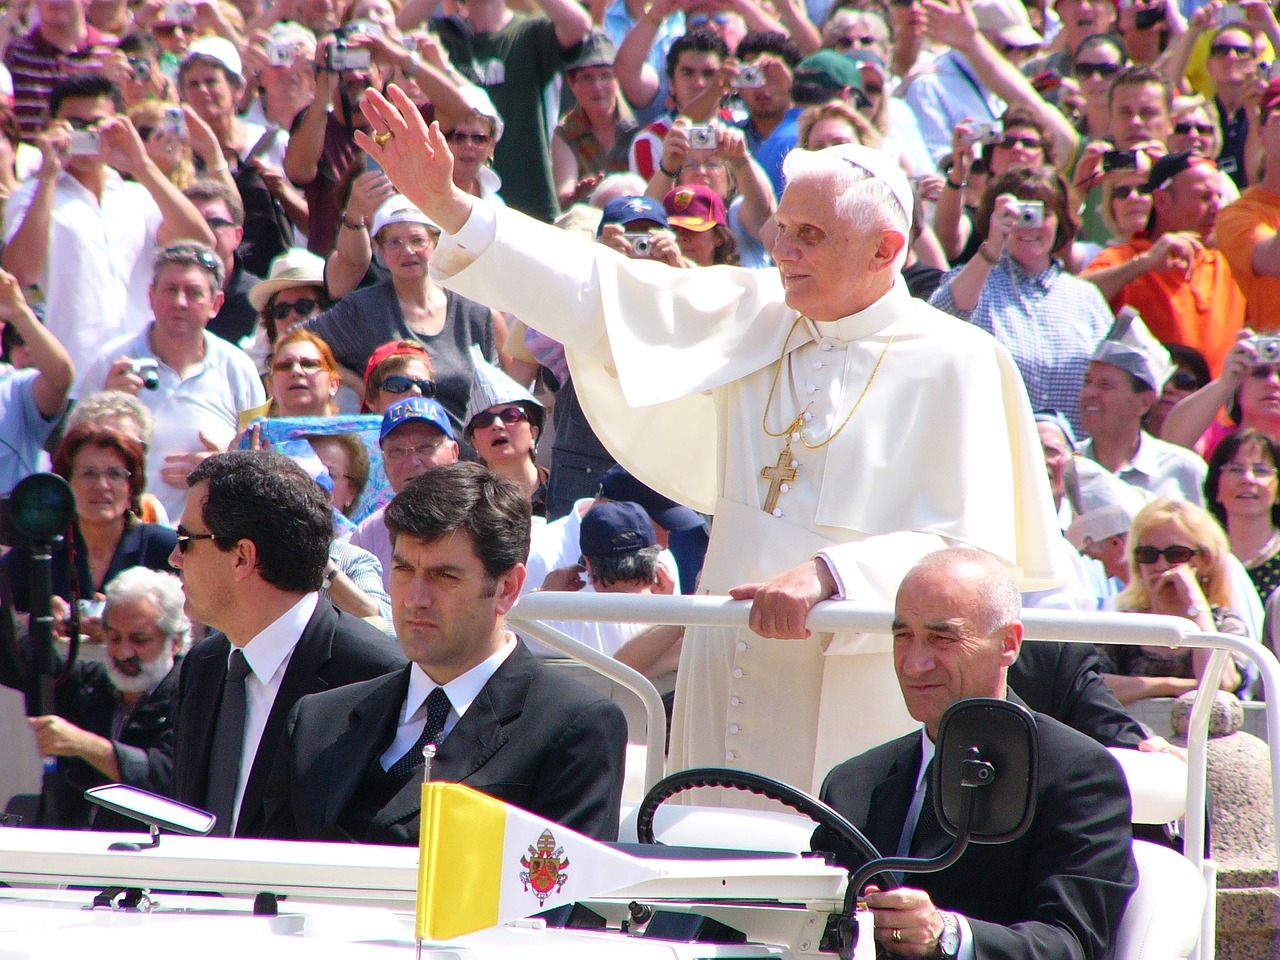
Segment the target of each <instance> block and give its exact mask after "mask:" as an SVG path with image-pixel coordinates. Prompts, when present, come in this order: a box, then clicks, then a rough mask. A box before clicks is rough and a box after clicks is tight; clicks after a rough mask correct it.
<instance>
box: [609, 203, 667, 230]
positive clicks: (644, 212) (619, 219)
mask: <svg viewBox="0 0 1280 960" xmlns="http://www.w3.org/2000/svg"><path fill="white" fill-rule="evenodd" d="M639 220H645V221H651V222H653V223H656V224H657V225H658V226H660V227H665V226H666V225H667V211H665V210H663V209H662V204H661V203H659V202H658V201H657V200H654V199H653V198H652V197H614V198H613V199H612V200H610V201H609V202H608V203H606V204H605V205H604V215H603V216H601V218H600V228H599V229H598V230H596V236H600V231H601V230H603V229H604V225H605V224H606V223H620V224H622V225H623V226H624V227H629V226H631V224H633V223H635V222H637V221H639Z"/></svg>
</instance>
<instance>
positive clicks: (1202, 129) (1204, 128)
mask: <svg viewBox="0 0 1280 960" xmlns="http://www.w3.org/2000/svg"><path fill="white" fill-rule="evenodd" d="M1173 132H1174V133H1180V134H1182V136H1184V137H1185V136H1187V135H1188V134H1201V133H1203V134H1204V135H1205V136H1208V135H1209V134H1211V133H1213V124H1211V123H1192V122H1191V121H1189V120H1188V121H1186V122H1184V123H1175V124H1174V125H1173Z"/></svg>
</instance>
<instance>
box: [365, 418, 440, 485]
mask: <svg viewBox="0 0 1280 960" xmlns="http://www.w3.org/2000/svg"><path fill="white" fill-rule="evenodd" d="M457 459H458V444H457V443H456V442H454V441H453V440H450V439H449V438H448V437H446V436H445V435H444V431H442V430H440V429H439V428H438V427H435V426H432V425H431V424H429V423H424V422H423V421H421V420H411V421H409V422H408V423H406V424H404V425H403V426H399V427H396V429H395V430H394V431H392V432H391V433H389V434H387V439H385V440H383V441H382V465H383V467H384V468H385V470H386V472H387V483H389V484H390V485H391V489H392V490H394V491H395V492H396V493H399V492H400V491H401V490H403V489H404V488H405V486H406V485H407V484H408V483H409V481H410V480H412V479H413V478H414V477H420V476H422V475H423V474H424V473H426V472H427V471H428V470H430V469H431V468H432V467H438V466H441V465H442V464H446V463H453V462H454V461H455V460H457Z"/></svg>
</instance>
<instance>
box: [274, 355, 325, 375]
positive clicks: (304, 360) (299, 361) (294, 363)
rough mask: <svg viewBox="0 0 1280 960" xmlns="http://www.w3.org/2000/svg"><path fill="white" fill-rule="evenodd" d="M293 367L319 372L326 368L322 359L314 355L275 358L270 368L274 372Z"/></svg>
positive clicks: (285, 371)
mask: <svg viewBox="0 0 1280 960" xmlns="http://www.w3.org/2000/svg"><path fill="white" fill-rule="evenodd" d="M294 367H297V368H298V369H299V370H301V371H302V372H303V373H319V372H320V371H321V370H327V369H328V367H326V366H325V363H324V361H323V360H319V359H317V358H315V357H294V358H293V359H292V360H277V361H275V363H273V364H271V369H272V370H274V371H275V372H276V373H288V372H289V371H290V370H292V369H293V368H294Z"/></svg>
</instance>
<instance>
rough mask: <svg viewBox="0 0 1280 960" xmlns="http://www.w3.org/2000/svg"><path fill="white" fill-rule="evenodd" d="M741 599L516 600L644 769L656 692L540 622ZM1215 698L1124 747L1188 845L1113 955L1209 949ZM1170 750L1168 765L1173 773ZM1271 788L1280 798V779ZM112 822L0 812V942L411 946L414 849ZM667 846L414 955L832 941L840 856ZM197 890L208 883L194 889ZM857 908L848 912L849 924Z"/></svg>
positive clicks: (636, 953) (868, 622) (1161, 869)
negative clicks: (711, 926)
mask: <svg viewBox="0 0 1280 960" xmlns="http://www.w3.org/2000/svg"><path fill="white" fill-rule="evenodd" d="M746 616H747V604H745V603H735V602H733V601H729V600H726V599H724V598H717V597H705V596H703V597H632V596H625V595H606V594H595V595H590V594H588V595H578V594H548V593H541V594H533V595H530V596H528V597H526V598H525V599H524V600H522V601H521V603H520V605H519V606H518V607H517V608H516V610H515V611H513V613H512V615H511V617H510V618H509V619H510V620H511V621H512V623H513V625H515V626H517V627H518V628H519V629H520V630H521V632H524V633H527V634H530V635H533V636H536V637H537V638H538V639H540V640H542V641H544V642H546V643H548V644H550V645H551V646H552V647H554V648H555V649H558V650H560V651H561V652H564V653H566V654H569V655H571V656H574V657H577V658H578V659H581V660H583V661H584V662H587V663H588V664H590V665H592V666H593V667H595V668H597V669H598V670H600V672H602V673H605V674H606V675H608V676H610V677H612V678H613V679H614V680H615V681H616V682H619V683H621V684H622V685H624V686H627V687H629V688H630V689H632V690H634V691H636V692H637V693H638V694H639V695H640V696H641V699H642V700H643V701H644V703H645V705H646V708H647V710H648V712H649V731H648V732H649V742H648V750H647V755H646V756H644V757H643V759H642V760H641V759H640V758H639V756H635V757H633V759H636V760H639V761H640V762H641V763H642V765H643V769H644V774H643V780H644V785H645V787H646V788H647V787H649V786H651V785H652V784H653V783H654V782H656V780H657V779H659V778H660V776H661V773H662V745H663V736H664V723H663V713H662V705H661V701H660V699H659V697H658V695H657V692H656V691H655V690H654V689H653V687H652V685H650V684H649V683H648V681H646V680H645V679H644V678H643V677H641V676H640V675H639V674H636V673H634V672H633V671H631V670H629V669H628V668H626V667H624V666H622V665H620V664H618V663H617V662H616V661H614V660H612V659H610V658H607V657H604V656H603V655H602V654H599V653H597V652H595V651H593V650H591V649H589V648H587V647H583V646H582V645H580V644H577V643H575V642H574V641H572V640H570V639H569V638H567V637H565V636H563V634H559V633H557V632H556V631H553V630H549V629H548V628H546V627H545V626H543V625H542V624H541V622H540V621H543V620H572V619H584V620H613V621H621V622H652V623H720V624H741V623H745V621H746ZM891 619H892V613H891V611H890V610H889V609H887V608H884V607H870V606H866V605H859V604H853V603H843V602H842V603H825V604H821V605H819V606H818V607H817V608H815V609H814V611H813V612H812V614H811V615H810V618H809V625H810V627H811V628H813V629H815V630H832V629H834V628H837V627H838V628H839V629H842V630H856V631H860V632H868V633H887V632H888V628H889V623H890V621H891ZM1023 622H1024V624H1025V627H1026V635H1027V636H1028V637H1029V638H1037V639H1046V640H1066V641H1077V642H1103V641H1105V642H1108V643H1117V642H1119V643H1133V644H1146V645H1153V646H1189V647H1208V648H1213V649H1215V651H1216V652H1215V656H1214V658H1213V660H1212V661H1211V663H1210V667H1209V670H1208V672H1207V674H1206V677H1205V681H1204V683H1203V684H1202V686H1201V690H1202V691H1204V690H1213V689H1215V688H1216V687H1217V679H1218V676H1219V674H1220V672H1221V670H1222V668H1223V666H1224V665H1225V661H1226V657H1227V656H1228V653H1237V654H1240V655H1243V656H1245V657H1247V658H1248V659H1250V660H1252V661H1253V662H1254V663H1255V664H1256V665H1257V667H1258V670H1259V673H1260V675H1261V677H1262V679H1263V681H1264V682H1265V683H1266V685H1267V688H1268V689H1269V690H1280V665H1278V664H1277V662H1276V659H1275V658H1274V657H1273V656H1272V655H1271V654H1270V652H1269V651H1267V650H1265V649H1264V648H1263V647H1261V646H1260V645H1258V644H1256V643H1252V642H1250V641H1248V640H1242V639H1241V638H1239V637H1235V636H1226V635H1219V634H1200V633H1197V632H1195V630H1194V624H1192V623H1190V621H1186V620H1181V619H1178V618H1169V617H1154V616H1138V615H1133V614H1123V615H1117V614H1066V613H1059V612H1037V611H1027V612H1026V614H1025V616H1024V618H1023ZM1211 701H1212V697H1211V696H1204V695H1202V696H1200V697H1199V698H1198V700H1197V704H1196V707H1195V709H1194V710H1193V712H1192V719H1191V732H1192V736H1191V742H1190V746H1189V758H1190V762H1189V764H1188V765H1187V767H1186V768H1185V779H1183V776H1184V773H1183V768H1182V767H1181V765H1180V764H1179V763H1178V762H1177V761H1174V760H1172V758H1170V757H1168V756H1166V755H1158V754H1150V755H1142V754H1135V753H1134V752H1132V751H1126V752H1127V753H1129V754H1130V757H1129V758H1127V759H1126V760H1125V762H1124V765H1125V766H1126V771H1127V773H1128V775H1129V779H1130V786H1131V792H1133V794H1134V805H1135V820H1139V819H1142V820H1143V821H1144V822H1162V821H1163V820H1167V819H1170V817H1171V816H1173V815H1176V813H1177V812H1178V811H1180V810H1185V811H1188V815H1187V817H1186V826H1185V836H1186V849H1187V850H1188V851H1189V853H1188V855H1187V856H1186V858H1185V859H1184V858H1182V857H1179V856H1177V855H1176V854H1173V853H1171V852H1170V851H1168V850H1163V849H1159V848H1152V849H1151V850H1145V849H1144V850H1141V851H1138V847H1139V846H1141V847H1144V848H1145V847H1149V846H1150V845H1148V844H1141V843H1140V842H1139V843H1136V844H1135V851H1137V852H1138V862H1139V870H1140V874H1141V882H1140V885H1139V892H1138V894H1136V895H1135V899H1134V902H1133V903H1131V905H1130V908H1129V911H1128V913H1127V914H1126V917H1125V926H1124V928H1122V931H1121V938H1120V942H1119V943H1118V944H1117V958H1118V960H1146V958H1148V957H1160V960H1168V958H1169V957H1170V956H1184V957H1189V958H1196V960H1211V958H1212V957H1213V940H1214V933H1213V919H1214V910H1213V904H1214V890H1215V884H1214V864H1213V862H1212V861H1211V860H1206V859H1205V858H1204V856H1203V849H1204V830H1205V824H1204V816H1203V811H1204V809H1205V803H1204V799H1205V731H1206V729H1207V725H1208V719H1209V707H1210V704H1211ZM1267 730H1268V735H1269V740H1270V745H1271V754H1272V776H1273V779H1274V778H1276V777H1277V776H1278V775H1280V761H1278V759H1277V745H1280V715H1277V713H1276V712H1275V711H1274V709H1273V707H1272V704H1270V703H1269V704H1268V705H1267ZM1169 762H1172V763H1173V764H1174V767H1173V773H1172V775H1170V774H1169V767H1168V763H1169ZM1131 763H1132V764H1133V765H1132V766H1131ZM1153 763H1154V764H1155V765H1154V766H1152V765H1151V764H1153ZM1161 764H1164V766H1163V767H1161V766H1160V765H1161ZM1139 787H1141V789H1138V788H1139ZM1274 795H1275V797H1276V798H1277V801H1280V788H1277V789H1276V790H1275V794H1274ZM624 810H625V811H626V814H627V815H626V816H625V817H624V821H623V834H622V838H623V840H634V839H635V820H634V805H632V806H631V807H630V808H629V809H628V808H624ZM628 830H629V831H630V835H628V833H627V831H628ZM810 830H811V824H810V823H809V821H807V820H805V819H804V818H801V817H798V816H797V817H790V816H787V815H784V814H777V813H767V812H755V811H731V810H722V809H715V810H711V809H705V808H698V807H689V806H683V807H675V806H669V807H665V808H662V809H661V810H660V811H659V813H658V816H657V818H656V832H657V834H658V838H659V840H662V841H665V842H667V843H671V844H680V843H696V844H697V845H698V846H700V847H718V848H722V849H726V850H735V849H736V850H742V849H744V848H750V849H764V850H772V851H790V852H792V853H794V852H796V851H801V850H804V849H805V848H806V847H807V840H808V835H809V832H810ZM123 838H124V837H123V836H122V835H116V834H105V833H93V832H71V831H52V830H31V829H20V828H15V829H3V828H0V880H2V881H4V882H5V883H7V884H9V885H11V886H10V888H9V889H3V888H0V960H54V958H57V960H62V958H66V957H72V956H92V957H94V960H115V958H117V957H119V958H126V957H128V958H130V960H134V958H136V957H138V956H150V955H158V953H157V952H158V951H161V950H163V951H166V952H171V951H172V952H174V953H175V955H180V956H182V957H183V958H184V960H188V958H203V957H206V956H208V957H211V958H212V957H215V956H216V957H217V958H219V960H226V958H228V956H229V953H228V951H229V950H236V949H237V948H239V949H240V951H241V953H240V957H237V958H236V960H240V958H241V957H244V958H256V957H269V958H271V960H288V958H291V957H294V956H299V957H303V956H305V957H307V958H308V960H327V958H330V957H333V958H344V960H345V958H353V960H358V958H365V957H369V958H379V957H397V956H402V957H408V956H411V955H413V953H414V951H415V949H416V946H415V943H414V938H413V932H414V928H413V911H414V906H415V901H416V888H417V877H418V850H417V849H416V848H413V847H381V846H369V845H354V844H324V843H299V842H288V841H269V840H240V839H218V838H205V837H181V836H168V835H166V836H164V837H162V838H161V842H160V844H159V846H158V847H156V848H152V849H144V850H139V851H132V852H125V851H112V850H109V849H108V847H109V845H110V844H111V843H112V842H113V841H115V840H119V839H123ZM128 839H132V840H135V841H136V840H137V839H138V838H137V836H136V835H131V836H129V837H128ZM658 849H659V850H661V849H662V848H658ZM665 853H666V854H667V855H665V856H664V857H663V858H662V859H660V860H656V861H654V860H652V859H650V858H648V857H646V859H647V860H650V863H651V865H652V864H656V865H657V866H658V867H659V872H660V876H659V877H657V878H655V879H651V880H646V881H643V882H641V883H638V884H633V885H632V886H630V887H627V888H624V889H617V890H600V891H594V892H592V893H591V894H590V895H589V896H587V897H585V898H584V899H583V900H582V901H581V904H582V905H583V906H585V907H586V908H588V909H589V910H591V911H592V912H593V913H594V914H595V915H596V916H597V917H601V918H603V920H604V922H605V923H606V925H607V928H606V929H603V930H601V929H581V928H576V929H565V928H559V927H555V926H548V925H547V923H546V922H545V921H543V920H541V919H532V920H524V921H518V922H516V923H512V924H507V925H505V926H501V927H496V928H493V929H490V930H486V931H481V932H478V933H475V934H471V935H469V936H466V937H462V938H460V939H458V940H457V941H453V942H449V943H442V944H436V943H429V944H425V945H423V947H422V955H423V956H426V957H431V958H453V960H488V958H498V957H502V958H506V957H513V956H519V957H522V958H524V957H529V958H532V960H540V958H543V957H546V958H548V960H550V958H557V960H559V958H577V957H582V958H584V960H585V958H588V957H591V958H597V957H610V958H613V957H617V958H620V960H629V958H636V960H648V958H654V960H658V958H672V960H677V958H688V960H695V958H714V957H724V958H730V957H733V958H740V960H747V958H755V957H762V958H763V957H779V958H794V960H805V958H814V960H816V958H820V957H827V958H829V957H833V956H834V954H833V953H830V952H824V951H823V950H821V949H820V944H821V941H822V938H823V933H824V930H825V929H826V926H827V922H828V918H829V917H830V916H831V915H832V914H833V913H836V912H838V911H839V910H840V908H841V904H842V901H843V898H844V888H845V884H846V875H845V872H844V871H843V870H841V869H839V868H836V867H831V866H828V865H827V864H826V863H824V862H823V861H822V860H821V859H818V858H815V857H800V856H794V855H784V856H778V855H777V854H776V853H775V854H773V855H770V854H761V855H752V854H743V853H735V854H724V855H719V856H717V855H716V854H714V853H711V852H705V853H703V854H702V855H699V856H696V857H694V858H688V857H684V858H681V857H677V856H675V851H665ZM106 887H122V888H134V889H140V890H144V891H149V893H148V894H147V896H146V897H144V899H143V900H142V901H141V902H140V904H139V905H138V906H136V907H132V908H122V907H121V906H120V903H119V902H117V903H115V904H114V905H108V906H101V907H98V908H96V909H92V908H91V904H92V903H93V900H94V897H95V894H97V893H98V892H99V891H100V890H102V889H103V888H106ZM168 891H177V892H168ZM209 893H215V894H219V895H221V896H220V898H217V899H213V898H210V897H208V896H203V895H199V894H209ZM264 893H267V894H272V895H275V896H276V897H277V898H280V899H279V902H278V906H277V909H278V913H276V914H275V915H255V914H254V898H255V896H257V895H259V894H264ZM117 901H118V898H117ZM654 911H661V912H675V913H692V914H697V915H700V916H704V917H708V918H710V919H712V920H714V921H718V922H720V923H723V924H725V925H727V926H728V927H731V928H733V929H734V930H736V931H740V932H741V933H742V934H745V936H746V939H747V942H745V943H711V942H695V943H688V942H678V941H676V940H668V939H657V938H654V937H653V936H644V935H642V932H643V931H644V930H645V928H646V923H650V924H651V923H652V921H649V920H648V916H649V915H650V914H651V913H653V912H654ZM597 922H598V921H597ZM866 922H868V921H867V920H866V918H865V917H862V918H860V925H862V926H864V927H865V924H866ZM231 956H234V955H231ZM854 956H855V957H856V958H867V960H869V958H871V957H873V956H874V950H873V947H872V942H871V938H870V936H869V930H865V931H864V935H863V936H861V937H860V938H859V943H858V947H857V950H856V952H855V954H854Z"/></svg>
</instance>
